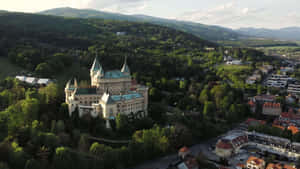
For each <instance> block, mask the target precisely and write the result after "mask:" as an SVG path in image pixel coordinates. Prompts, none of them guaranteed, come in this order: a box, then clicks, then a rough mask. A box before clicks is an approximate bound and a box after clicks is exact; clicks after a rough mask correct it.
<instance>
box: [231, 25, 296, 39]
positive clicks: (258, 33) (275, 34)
mask: <svg viewBox="0 0 300 169" xmlns="http://www.w3.org/2000/svg"><path fill="white" fill-rule="evenodd" d="M237 32H238V33H240V34H244V35H248V36H254V37H263V38H270V39H278V40H293V41H298V40H300V28H299V27H287V28H282V29H263V28H262V29H257V28H241V29H238V30H237Z"/></svg>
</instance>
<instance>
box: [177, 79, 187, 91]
mask: <svg viewBox="0 0 300 169" xmlns="http://www.w3.org/2000/svg"><path fill="white" fill-rule="evenodd" d="M186 87H187V81H186V80H183V81H182V80H181V81H180V82H179V88H180V89H186Z"/></svg>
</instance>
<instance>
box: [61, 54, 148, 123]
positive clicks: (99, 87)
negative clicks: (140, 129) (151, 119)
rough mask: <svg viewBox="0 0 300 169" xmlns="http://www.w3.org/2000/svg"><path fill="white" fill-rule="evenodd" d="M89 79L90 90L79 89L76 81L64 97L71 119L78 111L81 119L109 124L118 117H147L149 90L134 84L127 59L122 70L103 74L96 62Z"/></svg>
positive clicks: (70, 85) (66, 90) (69, 84)
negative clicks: (91, 119)
mask: <svg viewBox="0 0 300 169" xmlns="http://www.w3.org/2000/svg"><path fill="white" fill-rule="evenodd" d="M90 76H91V86H89V87H88V88H81V87H79V86H78V84H77V81H76V79H74V82H73V83H71V81H69V82H68V83H67V85H66V87H65V95H66V103H67V104H68V107H69V115H70V116H71V115H72V113H73V112H74V111H75V110H76V109H78V112H79V117H82V116H85V115H90V116H92V117H94V118H96V117H102V118H104V119H106V120H107V121H108V120H110V119H115V117H116V116H117V115H118V114H125V115H130V114H135V115H136V114H137V113H141V114H140V115H141V116H145V115H147V110H148V87H145V86H142V85H138V84H136V83H135V81H134V80H132V78H131V75H130V69H129V67H128V65H127V61H126V59H125V63H124V65H123V67H122V69H121V70H113V71H104V69H103V68H102V66H101V64H100V63H99V61H98V60H97V58H96V59H95V60H94V63H93V65H92V68H91V70H90Z"/></svg>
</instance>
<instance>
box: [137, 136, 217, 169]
mask: <svg viewBox="0 0 300 169" xmlns="http://www.w3.org/2000/svg"><path fill="white" fill-rule="evenodd" d="M220 137H222V136H219V137H217V138H213V139H210V140H208V141H205V142H202V143H200V144H197V145H194V146H192V147H189V149H190V151H191V154H193V155H194V156H196V155H198V154H199V153H200V152H201V153H203V154H204V155H205V156H206V157H207V158H208V159H209V160H214V161H218V160H219V159H218V158H217V156H216V155H215V154H213V153H212V152H211V151H209V147H210V146H211V145H214V144H215V143H216V141H217V140H218V139H219V138H220ZM176 160H178V155H177V154H170V155H168V156H165V157H162V158H158V159H155V160H151V161H147V162H145V163H143V164H141V165H138V166H136V167H133V168H132V169H166V168H168V166H169V164H171V163H172V162H174V161H176Z"/></svg>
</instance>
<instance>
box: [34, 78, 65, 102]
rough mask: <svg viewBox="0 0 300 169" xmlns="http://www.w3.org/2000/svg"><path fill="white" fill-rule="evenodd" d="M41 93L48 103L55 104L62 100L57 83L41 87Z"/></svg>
mask: <svg viewBox="0 0 300 169" xmlns="http://www.w3.org/2000/svg"><path fill="white" fill-rule="evenodd" d="M39 94H40V95H41V96H42V100H43V101H44V103H46V104H55V103H59V102H60V97H61V95H60V94H61V93H60V89H59V87H58V85H57V84H55V83H50V84H49V85H48V86H46V87H44V88H40V89H39Z"/></svg>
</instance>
